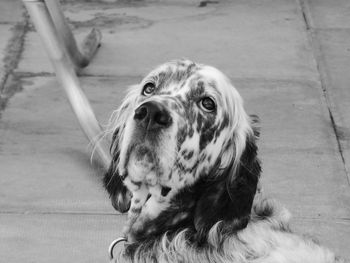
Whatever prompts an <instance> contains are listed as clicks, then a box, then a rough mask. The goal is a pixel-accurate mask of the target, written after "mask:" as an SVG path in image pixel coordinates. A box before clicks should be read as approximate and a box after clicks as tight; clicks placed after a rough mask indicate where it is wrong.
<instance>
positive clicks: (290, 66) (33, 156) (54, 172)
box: [0, 0, 350, 263]
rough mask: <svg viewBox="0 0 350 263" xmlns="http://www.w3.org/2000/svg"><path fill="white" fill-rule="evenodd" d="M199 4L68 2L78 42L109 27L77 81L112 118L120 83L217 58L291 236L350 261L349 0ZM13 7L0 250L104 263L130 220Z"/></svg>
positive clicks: (7, 254) (12, 256)
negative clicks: (177, 62) (111, 195)
mask: <svg viewBox="0 0 350 263" xmlns="http://www.w3.org/2000/svg"><path fill="white" fill-rule="evenodd" d="M3 5H4V6H5V7H6V8H7V9H5V8H4V9H3V8H2V6H3ZM199 6H200V1H195V0H192V1H185V0H177V1H176V0H167V1H161V2H157V1H149V2H148V1H135V2H128V1H121V2H118V1H113V0H112V1H110V0H105V1H75V0H74V1H71V0H69V1H68V0H66V1H64V5H63V7H64V10H65V13H66V15H67V17H68V18H69V21H70V23H71V26H72V29H73V31H74V33H75V34H76V36H77V39H78V40H79V41H80V40H81V39H82V38H83V37H84V36H85V35H86V34H87V33H88V32H89V30H90V28H91V27H93V26H95V27H98V28H100V29H101V30H102V32H103V40H102V47H101V48H100V50H99V51H98V53H97V55H96V57H95V58H94V60H93V62H92V64H91V65H90V66H89V67H88V68H86V69H84V71H83V77H81V80H82V83H83V87H84V90H85V91H86V94H87V96H88V97H89V99H90V100H91V103H92V106H93V107H94V109H95V110H96V114H97V116H98V118H99V119H100V120H101V123H102V124H104V123H106V122H107V120H108V117H109V115H110V113H111V112H112V110H114V109H115V108H116V107H117V106H118V105H119V104H120V102H121V99H122V96H123V94H124V92H125V90H126V87H127V86H129V85H131V84H134V83H136V82H138V81H139V80H140V78H141V75H143V74H145V73H147V72H148V71H149V70H150V69H151V68H153V67H154V66H156V65H157V64H159V63H163V62H164V61H166V60H169V59H174V58H179V57H188V58H190V59H193V60H196V61H199V62H203V63H207V64H212V65H214V66H217V67H218V68H219V69H221V70H222V71H224V72H225V73H226V74H227V75H229V76H230V77H231V78H232V80H233V83H234V84H235V86H236V87H237V89H238V90H239V91H240V93H241V94H242V96H243V97H244V99H245V102H246V108H247V111H248V112H249V113H251V114H258V115H259V116H260V118H261V138H260V141H259V146H260V157H261V159H262V161H263V175H262V181H263V187H264V191H265V194H266V195H267V196H270V197H274V198H276V199H278V200H279V201H280V202H281V203H283V204H284V205H285V206H286V207H287V208H288V209H289V210H290V211H291V212H292V214H293V215H294V219H293V221H292V223H293V228H294V229H295V230H296V231H297V232H298V233H301V234H307V235H311V236H313V237H315V238H317V239H318V240H319V241H320V243H322V244H324V245H326V246H328V247H330V248H332V249H333V250H334V251H336V253H337V254H339V255H341V256H343V257H345V258H348V259H350V251H349V249H348V248H349V245H348V244H349V243H350V230H349V229H350V223H349V220H350V185H349V179H348V174H347V172H346V168H349V160H350V159H349V150H348V149H349V140H350V139H349V136H348V135H349V134H350V133H349V132H348V131H349V130H350V122H349V121H348V120H349V119H348V117H349V115H348V112H350V105H349V104H348V102H349V96H348V95H349V92H348V86H349V85H348V84H349V83H350V79H349V77H348V75H349V74H348V72H347V69H348V68H349V66H350V57H349V50H348V43H350V42H349V41H350V39H349V29H348V27H349V16H348V15H347V14H348V11H349V4H348V1H346V0H342V1H340V0H337V1H336V3H333V2H332V3H330V2H329V1H326V0H317V1H314V0H300V1H288V0H264V1H253V0H248V1H247V0H239V1H220V2H219V3H214V4H207V5H206V6H205V7H199ZM19 9H20V5H19V4H18V2H17V3H14V2H11V3H9V0H7V1H2V2H1V3H0V14H1V12H2V10H13V11H11V12H13V17H12V16H3V15H1V18H0V32H1V33H2V36H1V37H3V38H1V40H3V41H1V42H0V43H1V44H0V45H3V46H1V47H3V48H4V49H3V50H5V53H6V51H7V48H6V47H8V46H9V43H13V41H14V39H13V37H15V40H16V39H17V40H18V41H17V43H20V44H21V45H19V47H20V49H15V52H14V53H15V54H14V56H10V57H13V58H14V59H13V61H11V63H10V64H9V65H10V66H11V67H10V69H11V70H10V73H11V74H10V75H11V76H12V77H11V78H8V79H6V80H5V83H3V87H1V88H4V87H5V88H6V90H7V91H12V93H11V92H10V93H9V94H11V95H13V94H14V92H15V91H18V90H19V91H20V92H17V93H16V94H15V95H14V96H12V98H10V99H8V98H9V97H10V96H6V98H7V99H6V103H5V104H4V105H6V108H5V109H4V110H3V111H2V112H0V114H1V115H0V167H1V168H0V169H1V170H0V197H1V198H0V243H1V246H0V258H1V259H4V262H16V263H17V262H24V261H25V262H27V261H29V262H48V261H49V262H68V261H69V262H70V261H73V262H96V261H99V262H106V261H107V260H108V259H107V253H106V250H107V247H108V245H109V242H110V241H111V240H112V239H114V238H115V237H117V236H118V235H120V232H121V226H122V224H123V222H124V220H125V218H124V216H120V215H118V214H117V213H115V212H114V210H113V208H112V207H111V206H110V203H109V200H108V196H107V194H106V193H105V191H104V189H103V188H102V186H101V182H100V180H101V175H102V171H101V169H99V168H98V167H97V166H96V165H95V164H91V163H90V154H91V153H90V150H91V149H90V148H89V145H88V142H87V140H86V139H85V137H84V136H83V134H82V132H81V130H80V128H79V125H78V123H77V121H76V120H75V117H74V115H73V113H72V112H71V110H70V107H69V104H68V102H67V100H66V98H65V97H64V94H63V91H62V90H61V88H60V87H59V85H58V83H57V82H56V80H55V78H54V77H53V76H51V75H52V73H53V72H52V67H51V66H50V62H49V61H48V60H47V57H46V55H45V53H44V52H43V47H42V45H41V42H40V40H39V37H38V35H37V33H36V32H35V30H33V28H31V27H25V26H24V27H23V31H20V30H19V31H16V34H15V36H14V35H13V34H12V35H11V34H8V35H6V30H7V29H8V28H9V26H11V25H17V23H19V24H21V23H22V24H24V25H25V22H26V18H25V17H23V16H22V15H21V12H20V11H19ZM4 12H5V11H4ZM6 12H7V11H6ZM6 17H8V18H6ZM2 19H5V20H6V19H7V20H6V21H8V22H6V21H5V22H3V21H2ZM17 21H18V22H17ZM17 33H18V34H17ZM0 35H1V34H0ZM22 40H25V41H24V42H23V41H22ZM10 46H11V45H10ZM3 57H4V54H2V58H3ZM0 90H1V89H0ZM18 251H20V253H18ZM0 261H1V260H0Z"/></svg>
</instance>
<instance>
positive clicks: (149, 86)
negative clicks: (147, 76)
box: [142, 82, 156, 96]
mask: <svg viewBox="0 0 350 263" xmlns="http://www.w3.org/2000/svg"><path fill="white" fill-rule="evenodd" d="M155 89H156V86H155V85H154V83H151V82H148V83H146V84H145V86H143V90H142V95H144V96H147V95H150V94H152V93H153V92H154V90H155Z"/></svg>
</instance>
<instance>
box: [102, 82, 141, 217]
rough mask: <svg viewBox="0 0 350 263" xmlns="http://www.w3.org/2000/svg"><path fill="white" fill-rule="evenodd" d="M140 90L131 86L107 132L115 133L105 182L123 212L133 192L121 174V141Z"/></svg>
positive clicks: (119, 209)
mask: <svg viewBox="0 0 350 263" xmlns="http://www.w3.org/2000/svg"><path fill="white" fill-rule="evenodd" d="M138 92H139V91H138V86H132V87H130V89H129V92H128V94H127V95H126V97H125V99H124V101H123V103H122V105H121V106H120V107H119V109H118V110H116V111H115V112H114V113H113V115H112V117H111V119H110V123H109V127H108V129H107V133H113V137H112V144H111V155H112V161H111V164H110V166H109V169H108V171H107V172H106V174H105V176H104V179H103V182H104V186H105V188H106V189H107V191H108V193H109V195H110V198H111V201H112V205H113V207H114V208H115V209H116V210H118V211H119V212H122V213H124V212H126V211H127V210H128V209H129V207H130V201H131V193H130V192H129V191H128V189H127V188H126V187H125V185H124V184H123V178H122V175H121V174H119V170H120V169H119V163H120V159H121V156H120V155H121V152H122V149H121V147H122V146H121V143H122V141H123V140H124V139H125V138H124V130H125V124H126V122H127V120H128V117H130V116H132V115H131V114H132V113H133V109H134V104H135V102H136V96H137V94H138Z"/></svg>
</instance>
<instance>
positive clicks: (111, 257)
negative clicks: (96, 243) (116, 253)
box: [108, 237, 127, 260]
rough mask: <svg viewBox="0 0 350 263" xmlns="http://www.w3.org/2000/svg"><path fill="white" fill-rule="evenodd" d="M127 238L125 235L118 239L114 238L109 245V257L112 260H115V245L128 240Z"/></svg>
mask: <svg viewBox="0 0 350 263" xmlns="http://www.w3.org/2000/svg"><path fill="white" fill-rule="evenodd" d="M126 241H127V239H126V238H125V237H119V238H117V239H114V240H113V241H112V242H111V244H110V245H109V247H108V254H109V259H110V260H113V250H114V247H115V246H116V245H117V244H118V243H120V242H126Z"/></svg>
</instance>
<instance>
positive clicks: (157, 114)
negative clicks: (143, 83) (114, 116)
mask: <svg viewBox="0 0 350 263" xmlns="http://www.w3.org/2000/svg"><path fill="white" fill-rule="evenodd" d="M134 120H135V122H136V123H137V125H138V126H139V127H141V128H143V129H145V130H147V131H156V130H160V129H164V128H167V127H169V126H170V125H171V124H172V122H173V120H172V118H171V116H170V113H169V111H168V110H167V109H166V108H165V107H164V105H162V104H161V103H159V102H156V101H147V102H145V103H143V104H141V105H140V106H139V107H138V108H137V109H136V110H135V115H134Z"/></svg>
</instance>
